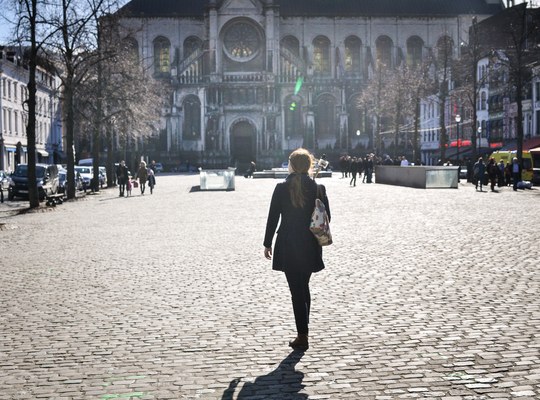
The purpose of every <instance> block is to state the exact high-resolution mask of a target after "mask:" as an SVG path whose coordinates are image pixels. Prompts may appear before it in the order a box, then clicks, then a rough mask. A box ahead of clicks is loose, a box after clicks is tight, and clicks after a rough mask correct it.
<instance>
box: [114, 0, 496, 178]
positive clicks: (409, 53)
mask: <svg viewBox="0 0 540 400" xmlns="http://www.w3.org/2000/svg"><path fill="white" fill-rule="evenodd" d="M502 9H503V5H502V2H501V1H499V0H453V1H441V0H400V1H395V0H366V1H353V0H334V1H329V0H283V1H279V0H196V1H194V0H155V1H152V2H148V1H145V0H132V1H131V2H130V3H128V4H127V5H126V6H125V7H123V8H122V9H121V10H120V11H119V12H118V16H119V17H120V20H119V25H120V26H121V32H122V37H123V40H127V41H129V42H130V43H131V45H132V46H134V48H136V49H137V51H138V55H139V58H140V60H141V61H142V62H144V63H145V64H146V67H147V68H148V69H149V70H150V71H151V73H152V76H153V77H154V78H155V79H162V80H164V81H166V82H167V83H168V84H169V87H170V91H171V92H170V93H167V94H165V95H166V96H167V98H168V106H167V107H166V108H165V109H164V110H163V115H162V127H161V128H162V134H163V135H164V136H166V149H162V150H163V151H166V153H167V155H168V156H169V157H172V158H177V159H180V160H189V161H190V162H191V163H192V164H203V165H205V166H208V167H214V166H215V167H218V166H219V167H222V166H228V165H236V166H239V167H243V166H244V165H246V164H247V163H249V162H250V161H252V160H255V161H256V162H257V164H258V165H259V166H263V167H272V166H277V165H279V164H281V162H282V161H284V160H285V159H284V157H286V155H287V154H288V152H289V151H290V150H291V149H294V148H297V147H300V146H303V147H306V148H309V149H310V150H312V151H313V152H314V153H315V154H318V155H320V154H321V153H326V154H328V155H330V158H332V157H337V156H338V155H339V154H342V153H346V152H348V153H351V152H354V151H357V152H358V153H359V154H365V152H366V151H368V152H369V151H372V150H373V149H374V147H375V146H374V145H375V142H376V140H377V139H376V138H375V137H374V135H375V132H374V123H373V117H372V116H370V115H368V113H366V112H363V111H362V110H361V109H359V108H358V99H359V96H360V95H361V93H362V91H363V89H364V88H365V86H366V85H367V83H368V82H369V80H370V79H371V78H372V77H373V76H374V74H375V73H376V70H377V66H378V65H381V64H383V65H385V66H387V67H395V66H398V65H400V64H401V63H418V62H420V61H422V60H423V59H425V58H427V57H437V48H438V46H440V44H441V43H452V48H453V49H455V50H454V51H453V56H454V57H458V55H459V54H458V53H459V44H460V43H462V42H463V41H466V40H468V30H469V27H470V26H471V24H472V20H473V18H477V19H478V20H482V19H484V18H487V17H489V16H490V15H493V14H495V13H497V12H499V11H500V10H502ZM164 142H165V141H164Z"/></svg>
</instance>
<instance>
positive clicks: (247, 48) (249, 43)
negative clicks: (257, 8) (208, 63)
mask: <svg viewBox="0 0 540 400" xmlns="http://www.w3.org/2000/svg"><path fill="white" fill-rule="evenodd" d="M223 48H224V50H225V54H227V56H228V57H229V58H230V59H232V60H234V61H239V62H245V61H250V60H252V59H253V58H255V57H256V56H257V55H258V54H259V50H260V48H261V38H260V36H259V33H258V31H257V29H255V27H254V26H253V25H252V24H250V23H248V22H243V21H242V22H236V23H234V24H233V25H231V26H230V27H229V28H227V30H226V31H225V36H224V38H223Z"/></svg>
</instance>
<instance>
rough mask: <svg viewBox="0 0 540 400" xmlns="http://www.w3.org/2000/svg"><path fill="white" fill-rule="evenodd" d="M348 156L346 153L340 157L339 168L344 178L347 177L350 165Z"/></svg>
mask: <svg viewBox="0 0 540 400" xmlns="http://www.w3.org/2000/svg"><path fill="white" fill-rule="evenodd" d="M347 157H348V156H347V155H346V154H344V155H342V156H341V157H340V158H339V169H340V170H341V177H342V178H346V177H347V167H348V162H347Z"/></svg>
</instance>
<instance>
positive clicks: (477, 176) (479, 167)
mask: <svg viewBox="0 0 540 400" xmlns="http://www.w3.org/2000/svg"><path fill="white" fill-rule="evenodd" d="M485 173H486V165H485V164H484V159H483V158H482V157H480V158H478V161H477V162H476V163H475V164H474V167H473V180H474V185H475V186H476V190H478V184H480V191H482V185H483V183H484V174H485Z"/></svg>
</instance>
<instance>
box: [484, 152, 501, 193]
mask: <svg viewBox="0 0 540 400" xmlns="http://www.w3.org/2000/svg"><path fill="white" fill-rule="evenodd" d="M486 168H487V173H488V177H489V182H490V185H491V191H492V192H494V191H495V185H496V184H497V180H498V179H497V178H498V176H499V167H498V166H497V162H496V161H495V159H494V158H493V157H491V158H490V159H489V161H488V164H487V167H486Z"/></svg>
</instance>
